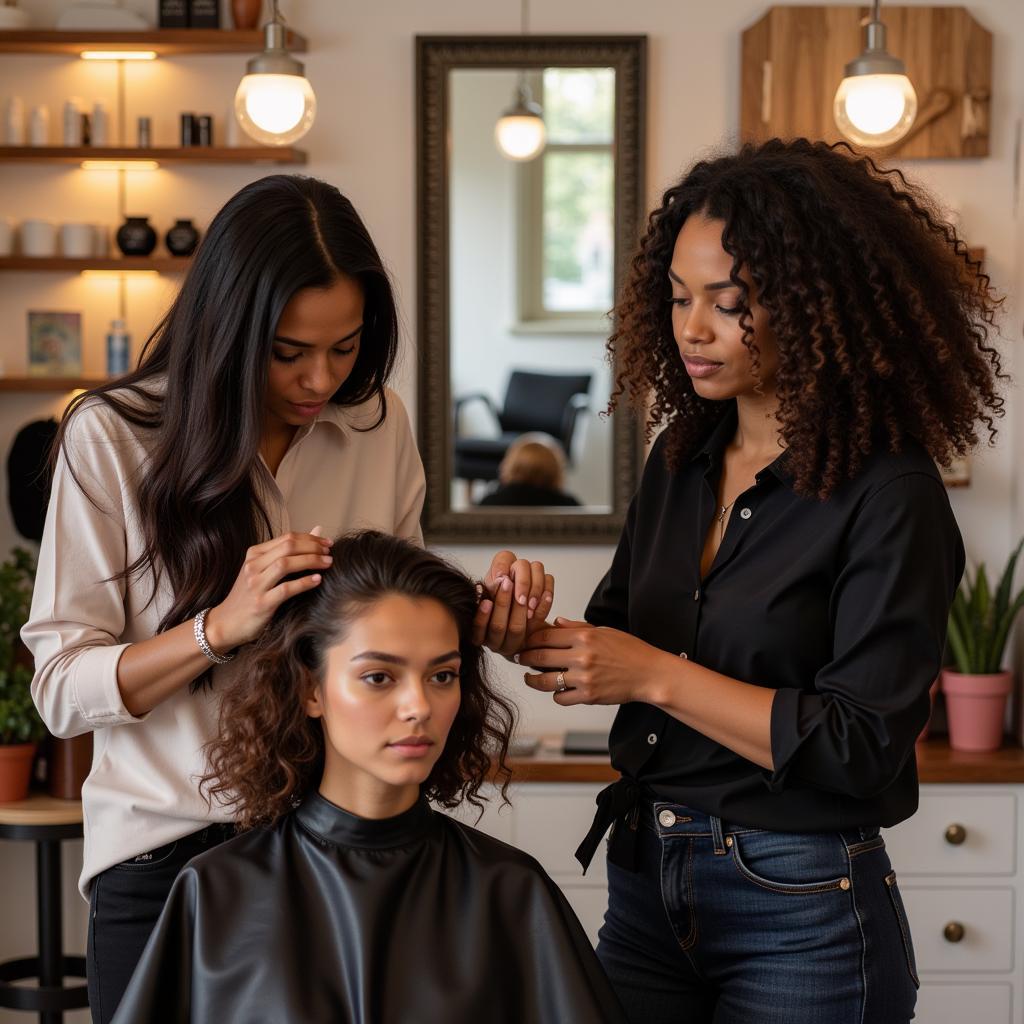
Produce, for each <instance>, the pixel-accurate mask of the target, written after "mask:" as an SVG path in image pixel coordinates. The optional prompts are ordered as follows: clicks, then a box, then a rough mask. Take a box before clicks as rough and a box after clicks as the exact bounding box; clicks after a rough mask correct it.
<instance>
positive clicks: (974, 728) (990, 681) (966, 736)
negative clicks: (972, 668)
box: [942, 669, 1013, 750]
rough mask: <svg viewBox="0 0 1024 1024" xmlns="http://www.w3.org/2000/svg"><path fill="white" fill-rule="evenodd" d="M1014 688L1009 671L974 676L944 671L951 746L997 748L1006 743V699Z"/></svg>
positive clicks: (959, 748)
mask: <svg viewBox="0 0 1024 1024" xmlns="http://www.w3.org/2000/svg"><path fill="white" fill-rule="evenodd" d="M1012 689H1013V676H1012V674H1011V673H1009V672H996V673H993V674H992V675H983V676H975V675H963V674H961V673H960V672H950V671H949V670H948V669H947V670H945V671H943V673H942V692H943V693H944V694H945V695H946V716H947V718H948V719H949V745H950V746H951V747H952V748H953V749H954V750H998V749H999V748H1000V746H1002V743H1003V722H1004V720H1005V717H1006V699H1007V698H1008V697H1009V696H1010V691H1011V690H1012Z"/></svg>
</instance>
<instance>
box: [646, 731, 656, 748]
mask: <svg viewBox="0 0 1024 1024" xmlns="http://www.w3.org/2000/svg"><path fill="white" fill-rule="evenodd" d="M647 742H648V743H650V745H651V746H652V747H653V746H654V744H655V743H657V742H658V734H657V733H656V732H652V733H651V734H650V735H649V736H648V737H647Z"/></svg>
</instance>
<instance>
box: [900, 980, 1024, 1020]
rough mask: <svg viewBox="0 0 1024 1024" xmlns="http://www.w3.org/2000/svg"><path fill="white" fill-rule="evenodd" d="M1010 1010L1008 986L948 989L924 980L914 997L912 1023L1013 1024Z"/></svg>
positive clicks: (950, 987) (945, 986)
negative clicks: (973, 1023)
mask: <svg viewBox="0 0 1024 1024" xmlns="http://www.w3.org/2000/svg"><path fill="white" fill-rule="evenodd" d="M1011 1008H1012V990H1011V988H1010V986H1009V985H950V984H947V983H945V982H928V981H927V980H926V981H923V982H922V983H921V991H920V992H918V994H917V1012H916V1014H915V1016H914V1020H915V1022H918V1024H964V1021H976V1022H977V1024H1014V1022H1013V1018H1012V1017H1011V1016H1010V1013H1011Z"/></svg>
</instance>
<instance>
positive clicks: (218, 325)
mask: <svg viewBox="0 0 1024 1024" xmlns="http://www.w3.org/2000/svg"><path fill="white" fill-rule="evenodd" d="M342 274H347V275H350V276H351V277H354V278H357V279H358V280H359V281H360V282H361V284H362V286H363V289H364V294H365V310H364V316H363V329H362V335H361V341H360V351H359V357H358V359H357V360H356V364H355V366H354V368H353V370H352V373H351V374H350V376H349V377H348V378H347V379H346V381H345V382H344V384H342V386H341V387H340V388H339V389H338V390H337V392H335V394H334V395H333V396H332V398H331V401H332V402H333V403H334V404H336V405H357V404H359V403H362V402H366V401H368V400H370V399H373V398H376V399H377V401H378V404H379V416H378V418H377V420H376V422H375V423H373V424H372V426H371V427H370V428H368V429H374V428H375V427H377V426H379V425H380V424H381V423H382V422H383V421H384V417H385V415H386V413H387V406H386V400H385V391H384V386H385V383H386V382H387V380H388V378H389V376H390V374H391V371H392V368H393V366H394V361H395V354H396V351H397V347H398V317H397V313H396V310H395V302H394V296H393V294H392V290H391V284H390V281H389V279H388V275H387V272H386V270H385V269H384V265H383V264H382V262H381V259H380V256H379V255H378V253H377V249H376V248H375V246H374V244H373V241H372V240H371V238H370V235H369V232H368V231H367V230H366V227H365V225H364V224H363V222H362V220H361V219H360V217H359V214H358V213H356V211H355V208H354V207H353V206H352V203H351V202H349V200H348V199H346V198H345V196H343V195H342V194H341V193H340V192H339V191H338V189H336V188H335V187H334V186H333V185H328V184H327V183H326V182H323V181H318V180H316V179H315V178H306V177H300V176H297V175H283V174H275V175H271V176H269V177H266V178H262V179H260V180H259V181H255V182H253V183H252V184H250V185H247V186H246V187H245V188H243V189H242V190H241V191H240V192H238V193H237V194H236V195H234V196H233V197H232V198H231V199H229V200H228V202H227V203H226V205H225V206H224V207H223V209H221V211H220V212H219V213H218V214H217V215H216V217H214V219H213V222H212V223H211V224H210V228H209V231H208V232H207V234H206V237H205V239H204V240H203V242H202V244H201V245H200V246H199V249H198V251H197V253H196V256H195V259H194V261H193V263H192V266H191V268H190V269H189V272H188V275H187V276H186V278H185V281H184V283H183V285H182V288H181V291H180V292H179V293H178V296H177V297H176V299H175V300H174V303H173V305H172V306H171V308H170V310H169V311H168V312H167V314H166V315H165V316H164V317H163V319H162V320H161V321H160V323H159V324H158V325H157V326H156V328H155V330H154V331H153V333H152V334H151V335H150V337H149V339H148V340H147V342H146V344H145V346H144V347H143V350H142V355H141V357H140V359H139V366H138V369H136V370H135V371H133V372H132V373H129V374H127V375H126V376H123V377H120V378H118V379H117V380H115V381H111V382H110V383H107V384H103V385H101V386H100V387H97V388H93V389H92V390H91V391H87V392H85V393H84V394H82V395H80V396H79V397H78V398H77V399H76V400H75V401H73V402H72V403H71V404H70V405H69V406H68V409H67V411H66V413H65V415H64V418H63V421H62V423H61V428H60V432H59V433H58V435H57V439H56V443H55V445H54V449H53V450H54V457H55V458H56V455H57V454H58V453H59V452H60V451H62V450H63V451H64V454H65V458H67V460H68V466H69V468H70V470H71V472H72V475H75V467H74V464H73V459H72V458H71V457H70V453H69V452H68V449H67V434H68V430H69V429H70V428H71V427H72V426H73V423H74V419H75V416H76V414H77V413H78V412H79V410H81V408H82V406H83V405H84V404H85V403H86V402H90V401H95V400H99V401H102V402H104V403H105V404H106V405H108V406H109V407H110V408H112V409H113V410H114V411H115V412H116V413H117V414H118V415H119V416H121V417H123V418H124V419H125V420H126V421H127V422H128V423H130V424H132V425H133V426H135V427H139V428H143V429H144V430H146V431H152V435H153V441H152V444H151V445H149V446H148V447H149V450H150V453H151V454H150V459H149V462H148V464H147V466H146V469H145V472H144V473H142V474H140V478H139V480H138V481H137V483H136V484H135V486H136V500H137V504H138V515H139V522H140V526H141V530H142V535H143V538H144V545H145V547H144V551H143V553H142V554H141V555H140V556H139V558H138V559H136V560H135V561H134V562H133V563H132V564H131V565H129V566H128V567H127V568H126V569H125V571H124V572H123V573H121V574H120V578H125V579H140V578H142V577H145V576H146V575H147V573H151V574H152V579H153V594H155V593H156V586H157V581H158V580H159V579H160V578H161V577H162V576H163V574H166V579H167V582H168V583H169V584H170V588H171V591H172V593H173V595H174V600H173V603H172V605H171V607H170V608H169V609H168V610H167V612H166V614H165V615H164V617H163V618H162V620H161V621H160V625H159V631H160V632H163V631H164V630H167V629H170V628H171V627H173V626H176V625H178V624H179V623H180V622H183V621H185V620H186V619H188V618H189V617H191V616H192V615H195V614H196V613H197V612H199V611H200V610H201V609H203V608H206V607H209V606H211V605H215V604H217V603H218V602H220V601H222V600H223V599H224V597H225V596H226V595H227V593H228V591H229V590H230V589H231V586H232V584H233V583H234V581H235V578H236V577H237V575H238V571H239V569H240V567H241V565H242V563H243V561H244V559H245V553H246V551H247V549H248V548H250V547H252V546H253V545H254V544H258V543H261V542H262V541H264V540H267V539H269V537H270V531H271V524H270V520H269V517H268V515H267V512H266V510H265V509H264V507H263V505H262V503H261V502H260V499H259V496H258V487H257V479H256V477H257V475H258V474H264V473H266V470H265V469H264V468H263V467H262V465H261V464H260V462H259V459H258V455H259V447H260V438H261V434H262V427H263V415H264V412H263V410H264V399H265V393H266V387H267V375H268V367H269V364H270V358H271V351H272V345H273V339H274V332H275V330H276V328H277V323H278V321H279V320H280V318H281V315H282V313H283V312H284V309H285V306H286V305H287V304H288V302H289V301H290V300H291V298H292V297H293V296H294V295H295V294H296V293H297V292H299V291H301V290H302V289H304V288H328V287H330V286H331V285H332V284H333V283H334V282H335V281H336V280H337V279H338V277H339V276H340V275H342ZM126 392H127V395H126V394H125V393H126ZM75 479H76V481H77V482H78V483H79V486H81V481H80V480H79V479H78V477H77V476H75ZM83 489H85V488H83ZM87 493H88V491H87ZM90 497H91V498H92V496H90ZM92 500H93V501H94V503H95V498H92ZM97 507H99V506H98V505H97ZM149 599H150V600H152V595H150V598H149Z"/></svg>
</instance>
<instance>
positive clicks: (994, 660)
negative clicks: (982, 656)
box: [982, 590, 1024, 673]
mask: <svg viewBox="0 0 1024 1024" xmlns="http://www.w3.org/2000/svg"><path fill="white" fill-rule="evenodd" d="M1022 608H1024V590H1022V591H1021V592H1020V593H1019V594H1018V595H1017V597H1016V599H1015V600H1014V602H1013V604H1012V605H1010V607H1009V608H1008V609H1007V610H1006V613H1005V614H1004V615H1003V618H1002V621H1001V622H998V623H997V624H996V629H995V634H994V636H993V640H992V646H991V648H990V649H989V654H988V659H987V662H986V665H987V667H986V668H983V669H982V672H985V673H995V672H1001V671H1002V661H1003V650H1004V649H1005V647H1006V639H1007V637H1008V636H1009V635H1010V627H1011V626H1012V625H1013V620H1014V619H1015V618H1017V616H1018V614H1020V611H1021V609H1022Z"/></svg>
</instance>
